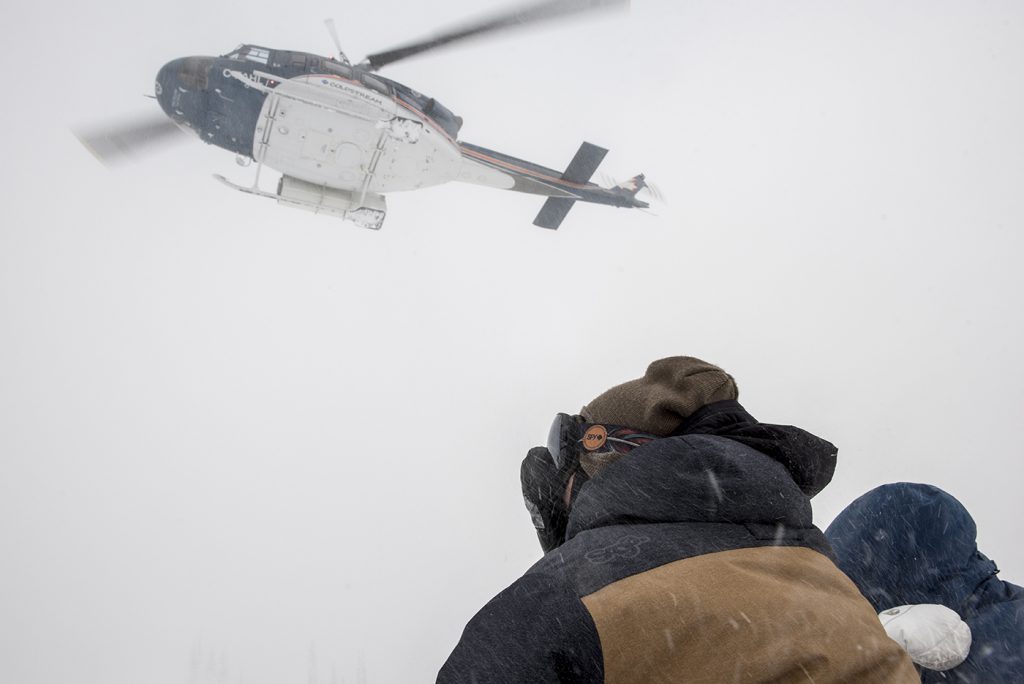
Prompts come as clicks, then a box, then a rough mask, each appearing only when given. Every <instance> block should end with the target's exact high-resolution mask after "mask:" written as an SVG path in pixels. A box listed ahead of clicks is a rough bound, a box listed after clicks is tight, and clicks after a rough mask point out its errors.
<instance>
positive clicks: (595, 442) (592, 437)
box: [583, 425, 608, 451]
mask: <svg viewBox="0 0 1024 684" xmlns="http://www.w3.org/2000/svg"><path fill="white" fill-rule="evenodd" d="M607 441H608V430H606V429H605V427H604V425H591V426H590V427H589V428H587V431H586V432H585V433H584V434H583V448H584V449H586V450H587V451H596V450H597V449H600V448H601V447H603V446H604V443H605V442H607Z"/></svg>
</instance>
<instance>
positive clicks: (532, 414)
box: [0, 0, 1024, 684]
mask: <svg viewBox="0 0 1024 684" xmlns="http://www.w3.org/2000/svg"><path fill="white" fill-rule="evenodd" d="M506 4H507V3H503V2H497V1H495V0H486V1H475V2H469V1H467V0H444V1H443V2H440V3H427V4H422V5H414V4H410V3H406V2H401V1H400V0H377V1H376V2H370V1H369V0H351V1H350V2H346V3H342V4H340V5H339V4H337V3H328V2H319V1H314V2H306V3H299V4H295V3H291V4H281V3H271V2H265V1H264V0H254V1H253V2H250V3H246V4H238V3H226V2H220V1H219V0H212V1H211V2H195V1H193V0H184V1H183V2H177V3H173V4H167V3H160V4H156V3H148V2H139V3H116V2H111V1H109V0H99V1H98V2H97V3H88V4H72V3H67V2H58V3H57V4H53V3H35V4H27V5H26V4H17V5H14V6H10V7H4V9H2V10H0V16H2V19H3V21H0V37H2V41H3V44H4V46H5V53H6V55H7V60H6V64H5V69H4V74H5V91H6V92H5V102H6V103H7V105H6V106H5V107H4V108H3V110H2V113H0V121H2V123H3V130H4V131H5V132H6V134H7V139H6V146H5V147H6V154H5V156H4V163H3V165H2V171H0V174H2V184H0V187H2V188H3V190H2V193H3V194H2V197H3V215H4V219H3V221H2V225H0V559H2V564H0V580H2V581H0V681H4V682H18V683H19V684H52V683H55V682H65V681H75V682H83V683H93V682H96V683H101V682H102V683H103V684H120V683H124V684H129V683H138V682H147V683H149V682H152V683H154V684H163V683H165V682H166V683H168V684H179V683H182V682H191V683H192V684H197V683H199V682H207V681H210V682H213V681H218V682H220V681H225V682H232V683H233V682H246V683H248V684H262V683H271V682H275V683H276V682H297V681H303V680H305V681H307V682H332V681H337V682H341V681H344V682H363V681H365V682H371V683H374V684H376V683H389V682H419V681H432V680H433V678H434V676H435V673H436V672H437V669H438V668H439V667H440V665H441V664H442V663H443V662H444V660H445V658H446V657H447V655H448V653H449V652H450V651H451V649H452V648H453V647H454V645H455V643H456V641H457V640H458V637H459V635H460V633H461V631H462V628H463V627H464V625H465V623H466V621H467V620H468V619H469V618H470V617H471V616H472V615H473V614H474V613H475V612H476V611H477V610H478V609H479V608H480V607H481V606H482V605H483V604H484V603H485V602H486V601H487V600H488V599H489V598H490V597H491V596H493V595H494V594H495V593H497V592H498V591H499V590H500V589H502V588H503V587H505V586H506V585H508V584H509V583H510V582H512V581H513V580H514V579H515V578H517V577H518V576H519V575H520V574H521V573H522V572H523V571H524V570H525V569H526V568H527V567H529V566H530V565H531V564H532V563H533V562H535V561H536V560H537V559H538V558H539V556H540V549H539V547H538V545H537V541H536V538H535V535H534V532H533V529H532V527H531V525H530V519H529V516H528V514H527V513H526V511H525V508H524V507H523V503H522V499H521V495H520V492H519V480H518V477H519V475H518V473H519V463H520V460H521V459H522V457H523V455H524V454H525V453H526V451H527V449H528V448H529V447H531V446H534V445H536V444H539V443H542V442H543V440H544V439H545V437H546V434H547V428H548V425H549V423H550V421H551V418H552V416H553V414H555V413H556V412H558V411H566V412H574V411H577V410H578V409H579V407H580V406H581V405H582V404H583V403H585V402H586V401H587V400H589V399H591V398H592V397H594V396H595V395H596V394H598V393H599V392H601V391H603V390H604V389H606V388H608V387H609V386H611V385H613V384H616V383H619V382H622V381H624V380H627V379H630V378H634V377H638V376H639V375H640V374H642V373H643V371H644V368H645V367H646V365H647V364H648V363H649V362H650V361H652V360H654V359H656V358H660V357H663V356H669V355H678V354H688V355H694V356H699V357H702V358H705V359H707V360H708V361H711V362H714V363H716V364H718V365H720V366H722V367H724V368H725V369H727V370H728V371H729V372H730V373H731V374H732V375H733V376H734V377H735V378H736V380H737V382H738V385H739V388H740V401H741V402H743V403H744V405H745V406H746V407H747V409H748V410H749V411H750V412H751V413H752V414H753V415H754V416H756V417H758V418H759V419H761V420H764V421H766V422H775V423H786V424H795V425H799V426H801V427H804V428H805V429H808V430H810V431H812V432H814V433H816V434H819V435H821V436H823V437H825V438H827V439H829V440H830V441H832V442H834V443H835V444H836V445H838V447H839V449H840V452H839V467H838V470H837V472H836V476H835V479H834V480H833V483H832V484H831V485H830V487H829V488H827V489H826V490H825V491H824V492H822V493H821V494H820V495H819V496H818V497H816V498H815V500H814V505H815V519H816V522H817V524H818V525H819V526H820V527H822V528H824V527H825V526H826V525H827V524H828V523H829V521H831V520H832V518H833V517H834V516H835V515H836V514H837V513H838V512H839V511H840V510H842V508H843V507H844V506H845V505H846V504H847V503H849V502H850V501H852V500H853V499H854V498H855V497H857V496H859V495H860V494H861V493H863V492H864V491H866V490H867V489H869V488H871V487H873V486H875V485H878V484H881V483H885V482H894V481H915V482H929V483H933V484H936V485H938V486H940V487H942V488H944V489H946V490H947V491H949V492H951V493H953V494H954V495H955V496H957V497H958V498H959V499H961V500H962V501H963V502H964V504H965V505H966V506H967V508H968V509H969V510H970V511H971V512H972V514H973V515H974V517H975V519H976V520H977V522H978V527H979V545H980V547H981V549H982V551H984V552H985V553H986V554H987V555H989V556H990V557H992V558H993V559H994V560H995V561H996V562H997V563H998V564H999V565H1000V567H1001V568H1002V571H1003V572H1002V576H1003V578H1004V579H1007V580H1009V581H1014V582H1017V583H1021V582H1024V550H1022V549H1021V545H1020V543H1019V540H1020V538H1021V534H1022V532H1024V523H1022V515H1021V513H1022V505H1021V496H1020V490H1021V486H1022V484H1024V470H1022V468H1021V466H1020V446H1019V434H1018V432H1019V430H1018V427H1019V425H1020V422H1021V416H1022V410H1024V360H1022V357H1021V354H1020V353H1019V350H1020V349H1021V348H1022V346H1024V313H1022V309H1021V306H1020V303H1019V300H1020V293H1021V291H1022V286H1024V275H1022V274H1021V269H1020V268H1019V259H1020V254H1021V251H1022V248H1024V237H1022V233H1021V229H1022V223H1024V192H1022V191H1021V189H1022V187H1024V128H1022V127H1021V125H1020V122H1021V121H1024V93H1022V89H1024V86H1022V84H1024V7H1022V6H1021V5H1020V3H1017V2H1012V1H1010V0H993V1H991V2H986V3H977V2H968V1H967V0H961V1H947V0H939V1H937V2H923V1H919V0H913V1H911V0H906V1H903V2H881V1H876V0H867V1H865V2H857V3H853V2H847V3H827V4H823V3H816V2H810V1H809V0H793V1H791V2H776V1H772V2H750V1H735V2H732V1H726V2H723V1H721V0H715V1H711V0H694V1H692V2H670V1H669V0H636V2H634V3H633V8H632V11H631V12H629V13H617V14H610V15H598V16H594V17H590V18H587V19H582V20H573V21H561V22H558V23H553V24H550V25H547V26H544V27H542V28H536V29H531V30H525V31H521V32H510V33H507V34H503V35H501V36H498V37H494V38H491V39H486V40H477V41H474V42H472V43H467V44H465V45H462V46H458V47H451V48H448V49H445V50H443V51H438V52H436V53H434V54H431V55H426V56H422V57H418V58H416V59H410V60H409V61H407V62H403V63H401V64H396V65H394V66H392V67H390V68H388V69H386V70H385V71H384V72H383V73H385V75H387V76H388V77H389V78H392V79H395V80H398V81H400V82H403V83H406V84H409V85H411V86H412V87H414V88H416V89H417V90H419V91H421V92H424V93H426V94H428V95H430V96H432V97H436V98H437V99H438V100H439V101H441V102H442V103H444V104H445V105H446V106H447V107H449V108H450V109H452V110H453V111H454V112H456V113H457V114H459V115H461V116H462V117H464V118H465V126H464V127H463V129H462V132H461V135H460V137H461V139H463V140H466V141H470V142H473V143H477V144H480V145H484V146H486V147H490V148H493V149H497V150H501V151H503V152H507V153H509V154H512V155H515V156H518V157H523V158H526V159H530V160H532V161H536V162H537V163H540V164H544V165H547V166H551V167H555V168H562V167H564V165H566V164H567V163H568V162H569V160H570V159H571V158H572V156H573V154H574V152H575V151H576V149H577V147H578V146H579V144H580V143H581V142H582V141H584V140H587V141H590V142H593V143H595V144H598V145H602V146H604V147H607V148H609V149H610V150H611V152H610V153H609V155H608V156H607V158H606V160H605V163H604V164H603V165H602V167H601V171H600V172H599V173H601V172H606V173H607V174H609V175H610V176H611V177H613V178H615V179H617V180H622V179H624V178H628V177H629V176H632V175H633V174H635V173H638V172H641V171H642V172H645V173H646V174H647V177H648V178H649V179H650V180H651V181H652V182H654V183H655V184H656V185H657V186H658V187H659V189H660V190H661V191H662V193H663V194H664V195H665V196H666V198H667V203H664V204H658V205H656V206H654V207H653V208H652V210H651V211H650V212H639V211H632V210H618V209H613V208H610V207H600V206H589V205H588V206H584V205H577V207H576V208H575V209H573V211H572V212H571V213H570V214H569V217H568V218H567V219H566V221H565V223H564V224H563V225H562V227H561V229H560V230H558V231H557V232H552V231H547V230H543V229H540V228H536V227H534V226H532V225H531V221H532V220H533V217H534V216H535V215H536V212H537V211H538V210H539V208H540V204H541V201H540V199H539V198H537V197H532V196H528V195H519V194H513V193H505V192H500V191H497V190H490V189H487V188H482V187H476V186H469V185H461V184H449V185H445V186H441V187H437V188H432V189H425V190H420V191H416V192H410V193H400V194H394V195H392V196H390V197H389V198H388V201H389V213H388V217H387V220H386V221H385V224H384V227H383V229H382V230H381V231H380V232H374V231H368V230H364V229H360V228H358V227H356V226H354V225H352V224H350V223H344V222H341V221H338V220H336V219H332V218H328V217H324V216H316V215H313V214H308V213H305V212H301V211H296V210H292V209H288V208H285V207H281V206H278V205H276V204H275V203H273V202H271V201H268V200H265V199H260V198H256V197H250V196H246V195H243V194H242V193H236V192H232V191H231V190H229V189H228V188H225V187H223V186H222V185H220V184H218V183H216V182H215V181H213V180H212V179H211V178H210V175H211V174H213V173H222V174H225V175H227V176H228V177H229V178H232V179H233V180H236V181H238V182H243V183H245V182H247V181H248V180H249V179H251V174H252V172H253V169H251V168H250V169H242V168H239V167H237V166H236V165H235V164H234V161H233V157H232V155H231V154H230V153H227V152H224V151H222V150H218V149H215V148H213V147H209V146H205V145H202V144H200V143H199V142H197V141H195V140H186V141H184V143H183V144H181V145H179V146H176V147H174V148H168V149H165V150H160V151H157V152H155V153H153V154H152V155H147V156H145V157H143V158H140V159H138V160H137V161H136V162H134V163H132V164H130V165H127V166H122V167H119V168H116V169H112V170H109V169H106V168H104V167H103V166H101V165H100V164H99V163H98V162H97V161H96V160H95V159H94V158H93V157H92V156H90V154H89V153H88V151H86V150H85V149H84V148H83V147H82V146H81V145H80V144H79V142H78V141H77V140H76V138H75V136H74V135H73V134H72V132H71V129H72V128H74V127H77V126H82V125H92V124H97V123H103V122H106V121H119V120H123V119H126V118H130V117H132V116H134V115H136V114H139V113H145V112H151V111H154V110H155V109H156V108H157V106H156V103H154V102H153V101H151V100H147V99H144V98H143V97H142V95H144V94H151V93H152V88H153V86H152V81H153V78H154V76H155V74H156V72H157V70H158V69H159V68H160V67H161V66H162V65H163V64H164V63H165V62H167V61H169V60H171V59H174V58H176V57H180V56H186V55H201V54H221V53H225V52H227V51H229V50H231V49H232V48H233V47H234V46H235V45H237V44H238V43H242V42H246V43H257V44H262V45H267V46H271V47H279V48H287V49H297V50H308V51H311V52H318V53H321V54H328V53H330V52H331V50H332V44H331V41H330V38H329V36H328V34H327V32H326V31H325V30H324V28H323V23H322V22H323V19H324V18H325V17H334V18H335V20H336V22H337V25H338V32H339V34H340V37H341V40H342V43H343V45H344V48H345V51H346V52H347V53H348V55H349V56H350V57H353V58H359V57H361V56H362V55H364V54H366V53H369V52H373V51H376V50H381V49H386V48H389V47H392V46H394V45H397V44H400V43H403V42H405V41H406V40H408V39H411V38H417V37H421V36H424V35H426V34H429V33H430V32H432V31H433V30H434V29H436V28H439V27H444V26H448V25H450V24H453V23H459V22H461V21H464V20H465V19H467V18H471V17H474V16H477V15H479V14H481V13H486V12H488V11H491V10H497V9H498V8H501V7H504V6H506Z"/></svg>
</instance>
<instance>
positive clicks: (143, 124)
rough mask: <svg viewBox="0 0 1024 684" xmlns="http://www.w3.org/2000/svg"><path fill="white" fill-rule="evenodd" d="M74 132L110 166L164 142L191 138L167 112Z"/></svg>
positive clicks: (94, 154) (98, 157)
mask: <svg viewBox="0 0 1024 684" xmlns="http://www.w3.org/2000/svg"><path fill="white" fill-rule="evenodd" d="M74 134H75V136H76V137H77V138H78V140H79V141H80V142H81V143H82V144H83V145H85V147H86V148H87V149H88V150H89V151H90V152H92V153H93V156H95V157H96V158H97V159H99V160H100V161H101V162H102V163H104V164H106V165H108V166H110V165H113V164H117V163H120V162H123V161H127V160H128V159H130V158H132V157H133V156H135V155H136V154H138V153H140V152H145V151H149V150H150V149H152V148H154V147H156V146H157V145H159V144H161V143H168V142H171V141H173V140H175V139H177V138H182V139H184V138H186V137H188V136H187V135H186V133H185V132H184V131H182V130H181V129H180V128H178V126H177V125H175V123H174V122H173V121H171V120H170V119H168V118H167V117H165V116H163V115H151V116H149V117H144V118H139V119H136V120H135V121H130V122H127V123H123V124H119V125H116V126H107V127H104V128H91V129H85V130H82V129H78V130H75V131H74Z"/></svg>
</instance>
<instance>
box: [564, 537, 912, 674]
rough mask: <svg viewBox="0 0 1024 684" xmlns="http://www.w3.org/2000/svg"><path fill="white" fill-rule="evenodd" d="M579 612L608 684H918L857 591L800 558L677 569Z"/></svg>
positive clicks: (807, 554)
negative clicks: (587, 618) (588, 622)
mask: <svg viewBox="0 0 1024 684" xmlns="http://www.w3.org/2000/svg"><path fill="white" fill-rule="evenodd" d="M583 603H584V604H585V605H586V607H587V609H588V610H589V611H590V614H591V616H592V618H593V620H594V623H595V625H596V627H597V631H598V635H599V638H600V642H601V651H602V655H603V659H604V670H605V681H606V682H607V683H608V684H652V683H656V682H673V683H677V682H709V683H710V682H714V683H716V684H718V683H720V682H737V683H739V682H743V683H750V682H772V683H773V684H787V683H789V682H793V683H794V684H795V683H797V682H801V683H807V682H814V683H815V684H825V683H827V682H879V683H884V684H890V683H892V684H896V683H903V684H917V683H918V682H920V678H919V676H918V674H917V672H916V670H915V669H914V666H913V664H912V663H911V661H910V659H909V657H908V656H907V655H906V653H905V652H904V651H903V650H902V649H901V648H900V647H899V646H898V645H897V644H896V642H894V641H892V640H891V639H890V638H889V637H888V636H887V635H886V633H885V631H884V630H883V628H882V626H881V623H880V622H879V621H878V617H877V616H876V614H875V611H874V609H872V607H871V606H870V604H869V603H868V602H867V601H866V600H865V599H864V597H863V596H861V594H860V592H859V591H858V590H857V588H856V587H855V586H854V584H853V582H851V581H850V580H849V579H848V578H847V577H846V576H845V575H844V574H843V573H842V572H840V571H839V569H838V568H836V566H835V565H834V564H833V563H832V561H830V560H829V559H828V558H827V557H825V556H824V555H822V554H820V553H818V552H817V551H812V550H810V549H806V548H801V547H772V546H769V547H759V548H746V549H735V550H730V551H721V552H718V553H711V554H707V555H702V556H695V557H692V558H687V559H683V560H678V561H675V562H672V563H668V564H666V565H662V566H660V567H657V568H654V569H653V570H648V571H647V572H642V573H639V574H636V575H632V576H630V577H627V578H625V579H622V580H619V581H618V582H615V583H613V584H609V585H608V586H606V587H604V588H602V589H600V590H598V591H596V592H594V593H592V594H590V595H589V596H586V597H584V598H583Z"/></svg>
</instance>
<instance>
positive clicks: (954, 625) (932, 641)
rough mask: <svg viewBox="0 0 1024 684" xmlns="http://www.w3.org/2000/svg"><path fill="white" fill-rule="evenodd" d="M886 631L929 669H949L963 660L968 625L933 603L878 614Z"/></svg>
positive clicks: (968, 645)
mask: <svg viewBox="0 0 1024 684" xmlns="http://www.w3.org/2000/svg"><path fill="white" fill-rule="evenodd" d="M878 619H879V620H881V621H882V626H883V627H885V631H886V633H887V634H888V635H889V637H890V638H891V639H893V640H894V641H896V642H897V643H898V644H899V645H900V646H902V647H903V648H904V650H905V651H906V652H907V653H908V654H910V659H911V660H913V661H914V662H915V663H916V664H918V665H920V666H921V667H924V668H927V669H929V670H940V671H941V670H949V669H952V668H954V667H956V666H957V665H959V664H960V663H962V662H964V660H966V659H967V655H968V654H969V653H970V651H971V628H970V627H969V626H968V625H967V623H966V622H964V621H963V620H961V619H960V616H959V615H957V614H956V612H955V611H952V610H950V609H949V608H947V607H946V606H940V605H938V604H934V603H918V604H913V605H909V606H898V607H896V608H890V609H888V610H883V611H882V612H881V613H879V614H878Z"/></svg>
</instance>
